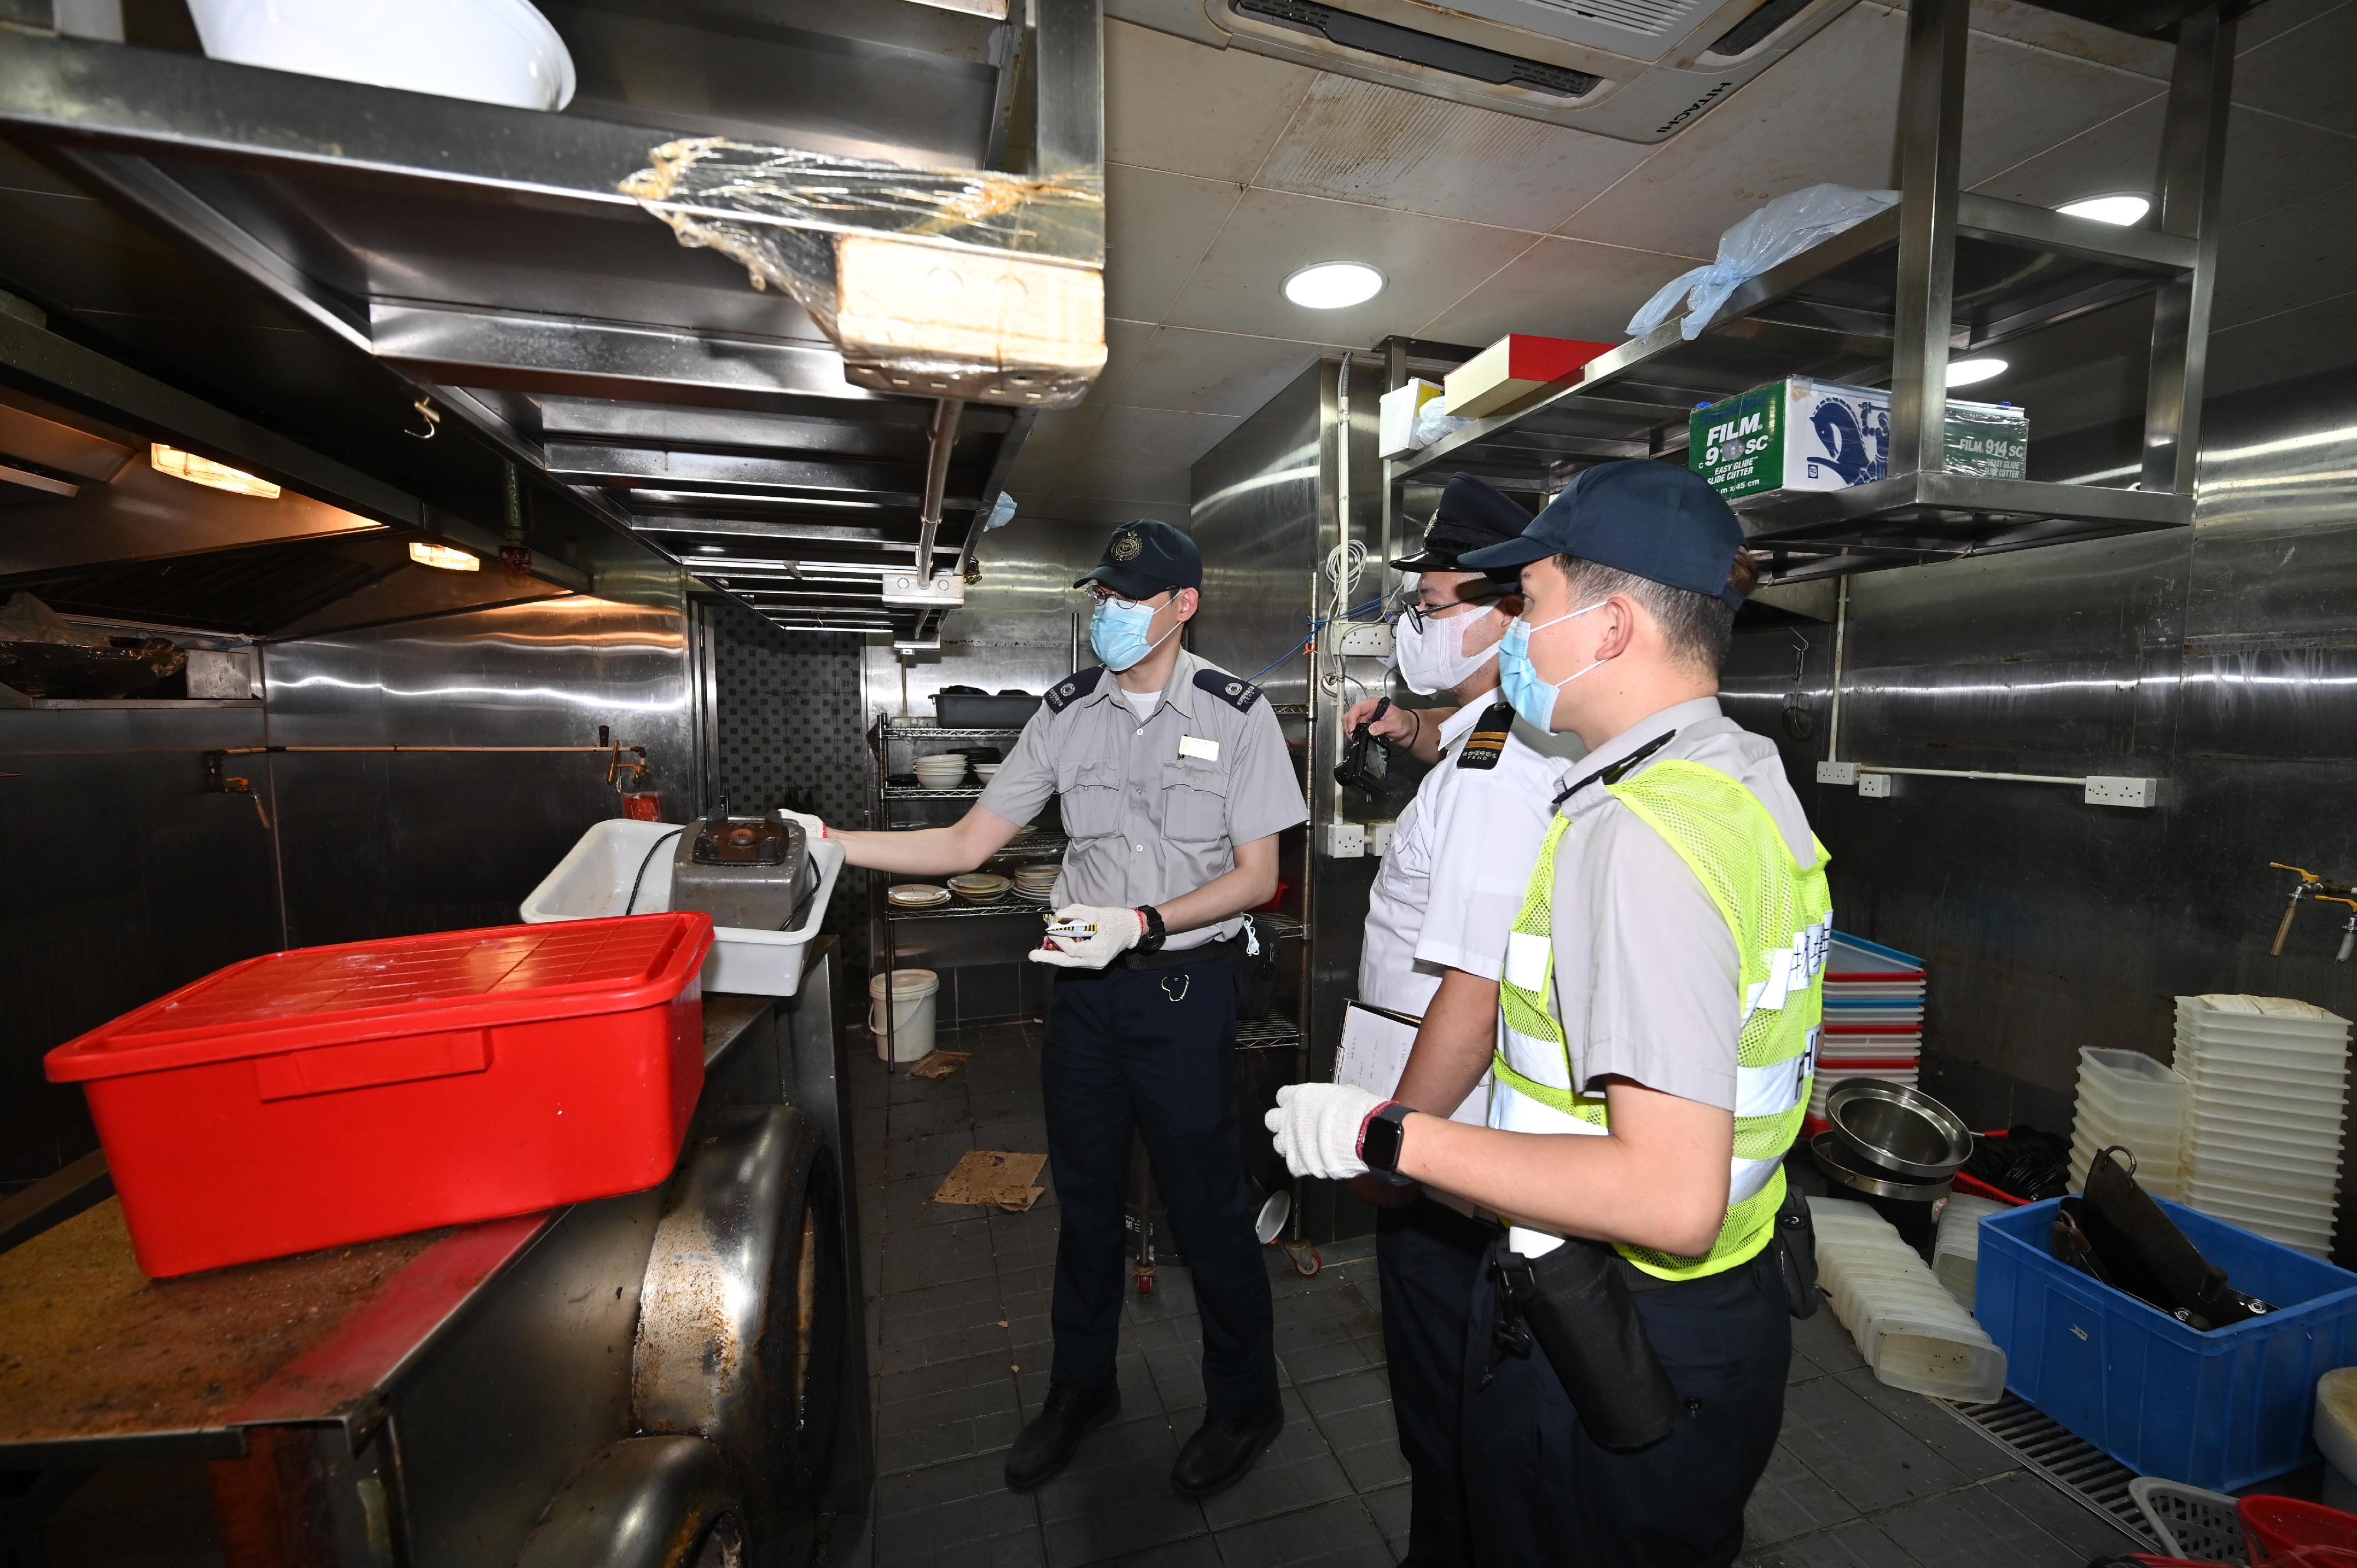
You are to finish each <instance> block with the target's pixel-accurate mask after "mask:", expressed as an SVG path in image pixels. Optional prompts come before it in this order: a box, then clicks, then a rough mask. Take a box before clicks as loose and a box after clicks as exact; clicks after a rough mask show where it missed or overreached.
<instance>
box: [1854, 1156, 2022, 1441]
mask: <svg viewBox="0 0 2357 1568" xmlns="http://www.w3.org/2000/svg"><path fill="white" fill-rule="evenodd" d="M1809 1219H1810V1221H1811V1223H1812V1224H1813V1226H1814V1227H1815V1229H1816V1232H1817V1285H1818V1287H1819V1288H1820V1289H1822V1290H1823V1291H1824V1292H1825V1294H1828V1295H1830V1296H1832V1297H1833V1303H1834V1316H1836V1317H1838V1318H1840V1319H1841V1323H1842V1326H1843V1327H1845V1328H1846V1329H1848V1330H1849V1334H1850V1337H1851V1338H1852V1339H1853V1340H1855V1341H1857V1353H1858V1354H1859V1355H1861V1356H1863V1357H1865V1358H1866V1363H1867V1366H1869V1367H1871V1368H1873V1369H1874V1375H1875V1377H1876V1378H1877V1379H1878V1380H1881V1381H1883V1382H1886V1383H1889V1385H1890V1386H1891V1387H1892V1388H1895V1389H1906V1390H1908V1391H1910V1392H1914V1393H1919V1394H1930V1395H1931V1396H1932V1397H1933V1398H1934V1399H1945V1400H1961V1401H1964V1402H1966V1403H1971V1404H1984V1403H1986V1402H1989V1401H1992V1400H1995V1399H1996V1398H1997V1397H1998V1396H1999V1395H2000V1394H2002V1393H2004V1392H2005V1352H2004V1351H2003V1350H2000V1349H1999V1348H1997V1346H1996V1341H1995V1340H1993V1339H1991V1338H1990V1337H1988V1332H1987V1330H1986V1329H1984V1328H1983V1327H1982V1326H1980V1325H1979V1324H1977V1323H1975V1322H1974V1321H1973V1315H1972V1314H1971V1313H1970V1312H1968V1311H1967V1310H1965V1309H1964V1306H1962V1305H1959V1304H1958V1303H1957V1301H1956V1298H1955V1297H1954V1296H1953V1295H1951V1294H1948V1287H1947V1286H1946V1285H1944V1284H1943V1283H1940V1280H1939V1278H1938V1276H1936V1275H1935V1274H1933V1273H1932V1270H1931V1267H1930V1265H1928V1264H1926V1263H1925V1262H1923V1260H1922V1259H1921V1258H1920V1257H1918V1256H1916V1254H1915V1249H1914V1248H1912V1247H1910V1246H1909V1245H1908V1244H1907V1243H1906V1242H1904V1241H1902V1240H1900V1239H1899V1232H1898V1230H1896V1229H1894V1228H1893V1227H1892V1225H1891V1223H1890V1222H1889V1220H1887V1219H1883V1218H1882V1216H1880V1215H1878V1214H1877V1213H1875V1211H1874V1210H1873V1209H1871V1208H1867V1206H1866V1205H1864V1204H1862V1203H1850V1202H1846V1201H1844V1200H1842V1199H1838V1198H1829V1197H1813V1198H1811V1199H1809Z"/></svg>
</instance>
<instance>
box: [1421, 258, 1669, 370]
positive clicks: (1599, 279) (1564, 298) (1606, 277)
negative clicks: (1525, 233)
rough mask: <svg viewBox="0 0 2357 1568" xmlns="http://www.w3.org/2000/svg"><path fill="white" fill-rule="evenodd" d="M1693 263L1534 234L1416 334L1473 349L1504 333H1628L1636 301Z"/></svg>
mask: <svg viewBox="0 0 2357 1568" xmlns="http://www.w3.org/2000/svg"><path fill="white" fill-rule="evenodd" d="M1694 264H1695V263H1694V262H1693V261H1692V260H1691V259H1690V258H1688V257H1685V256H1664V255H1661V254H1658V253H1656V252H1652V251H1623V250H1619V249H1616V248H1615V247H1613V246H1610V245H1598V244H1592V243H1590V242H1587V241H1585V240H1560V239H1549V240H1542V241H1540V242H1539V243H1538V244H1537V245H1536V246H1535V247H1534V248H1533V249H1532V250H1530V251H1528V252H1524V253H1523V254H1522V255H1520V256H1517V257H1515V258H1514V260H1513V262H1512V263H1511V264H1509V265H1508V266H1507V268H1506V269H1505V271H1503V272H1501V273H1500V274H1497V275H1496V276H1495V277H1492V278H1490V279H1488V280H1486V281H1485V282H1484V283H1483V284H1482V285H1481V286H1480V288H1479V289H1478V290H1476V291H1474V292H1473V293H1472V294H1471V295H1469V296H1467V297H1466V298H1464V299H1461V300H1459V301H1458V302H1457V303H1455V304H1453V305H1451V306H1449V308H1448V309H1447V310H1445V311H1443V312H1442V313H1441V314H1440V315H1439V316H1437V317H1434V318H1433V319H1432V320H1430V321H1428V322H1426V324H1425V325H1424V326H1423V328H1420V329H1419V330H1418V331H1417V333H1416V336H1417V337H1419V338H1431V339H1433V340H1434V341H1437V342H1442V343H1463V344H1467V345H1469V346H1472V347H1476V348H1478V347H1480V346H1482V345H1484V344H1489V343H1494V342H1496V341H1497V340H1498V339H1499V338H1502V337H1504V336H1505V335H1506V334H1507V333H1509V332H1536V333H1540V334H1542V335H1544V336H1546V337H1551V338H1588V339H1592V340H1594V341H1598V342H1605V343H1618V342H1620V340H1621V339H1622V338H1626V337H1628V335H1629V334H1628V331H1627V328H1628V325H1629V317H1631V316H1633V315H1635V314H1636V311H1637V307H1638V306H1641V305H1642V304H1644V303H1645V301H1646V300H1648V299H1650V298H1652V295H1653V294H1654V292H1655V291H1656V290H1658V289H1659V288H1660V287H1661V286H1662V285H1663V284H1665V283H1667V282H1669V281H1670V280H1671V279H1672V278H1674V277H1675V276H1677V275H1678V274H1680V273H1683V272H1684V271H1686V270H1687V269H1689V268H1690V267H1692V266H1693V265H1694Z"/></svg>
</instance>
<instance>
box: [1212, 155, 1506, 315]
mask: <svg viewBox="0 0 2357 1568" xmlns="http://www.w3.org/2000/svg"><path fill="white" fill-rule="evenodd" d="M1534 243H1536V241H1535V239H1534V237H1533V236H1532V235H1529V234H1526V233H1523V232H1522V231H1519V230H1513V229H1491V228H1487V227H1484V226H1482V225H1480V224H1476V223H1460V222H1457V221H1455V220H1451V219H1447V218H1427V217H1425V216H1424V215H1423V214H1421V213H1415V212H1390V211H1386V210H1384V209H1382V208H1380V207H1361V206H1360V205H1358V204H1357V203H1355V202H1348V201H1330V200H1324V199H1319V198H1317V197H1309V196H1293V195H1289V194H1287V193H1286V192H1283V191H1274V190H1257V189H1255V190H1253V191H1250V192H1248V193H1246V195H1245V197H1244V199H1243V200H1242V201H1240V202H1238V203H1237V204H1236V209H1235V212H1234V213H1233V215H1232V216H1231V217H1230V218H1229V219H1228V226H1227V227H1226V228H1225V229H1224V230H1222V231H1221V233H1220V237H1219V239H1218V240H1217V241H1216V242H1213V244H1212V246H1211V250H1210V252H1207V253H1206V254H1205V255H1204V257H1203V260H1202V263H1201V264H1200V266H1198V267H1197V268H1196V269H1195V275H1194V278H1193V279H1192V281H1190V282H1189V284H1188V285H1187V287H1186V291H1185V292H1184V293H1182V294H1180V295H1179V302H1178V304H1177V305H1175V306H1172V307H1171V310H1170V316H1169V320H1170V321H1171V322H1172V324H1173V325H1176V326H1180V327H1206V328H1218V329H1222V330H1224V331H1230V332H1255V333H1259V334H1261V335H1262V336H1264V337H1269V338H1316V339H1317V340H1318V341H1320V342H1326V343H1340V344H1343V345H1346V346H1351V347H1363V346H1364V345H1366V344H1369V343H1372V342H1374V341H1375V340H1376V339H1377V338H1381V337H1383V335H1384V334H1386V333H1391V332H1412V331H1414V330H1415V328H1417V327H1418V326H1419V325H1421V324H1422V323H1424V322H1426V321H1429V320H1431V319H1432V318H1433V317H1435V316H1437V315H1438V314H1440V312H1442V311H1444V310H1446V309H1448V307H1449V306H1451V305H1453V304H1455V303H1456V302H1457V301H1458V300H1459V299H1461V298H1463V297H1464V295H1465V293H1466V291H1467V290H1468V289H1469V288H1472V287H1473V286H1475V285H1478V284H1479V283H1480V282H1481V280H1482V279H1484V278H1487V277H1489V276H1490V275H1491V274H1492V273H1495V272H1496V271H1497V270H1498V269H1499V268H1501V267H1502V266H1504V265H1505V264H1506V263H1508V262H1511V261H1512V260H1513V259H1514V258H1515V257H1516V256H1518V255H1520V254H1521V253H1522V252H1524V251H1527V250H1529V249H1530V248H1531V246H1532V245H1533V244H1534ZM1332 261H1352V262H1365V263H1370V264H1371V265H1372V266H1375V267H1377V268H1380V269H1381V270H1382V272H1383V275H1384V277H1385V278H1386V279H1387V280H1388V282H1387V283H1386V285H1385V287H1384V289H1383V292H1382V293H1381V294H1379V295H1375V297H1374V298H1372V299H1371V300H1369V301H1368V302H1367V303H1366V304H1364V305H1354V306H1350V307H1348V308H1347V309H1342V310H1305V309H1303V308H1302V307H1301V306H1297V305H1296V304H1294V303H1293V302H1292V301H1291V300H1288V299H1286V297H1285V294H1284V284H1285V279H1286V275H1287V274H1291V273H1292V272H1293V271H1295V270H1296V269H1297V268H1299V267H1303V266H1307V265H1308V264H1309V263H1313V262H1332Z"/></svg>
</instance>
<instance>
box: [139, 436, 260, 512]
mask: <svg viewBox="0 0 2357 1568" xmlns="http://www.w3.org/2000/svg"><path fill="white" fill-rule="evenodd" d="M148 450H149V454H150V456H149V460H150V461H151V462H153V463H154V464H155V465H156V472H157V473H159V474H169V475H171V476H172V478H176V479H186V480H188V483H190V484H192V485H205V486H209V487H210V488H211V489H216V490H227V491H229V492H230V493H231V494H232V495H240V496H258V497H260V498H261V499H264V500H266V501H274V500H276V499H278V487H277V486H276V485H274V484H272V483H271V482H270V481H269V480H268V479H264V478H256V477H255V476H253V475H252V474H249V473H247V472H246V471H245V470H244V469H242V468H232V467H230V466H229V465H228V464H226V463H216V462H214V461H213V460H212V459H211V458H210V457H199V456H197V455H196V454H195V453H194V452H183V451H181V450H180V449H179V448H178V446H165V445H164V444H163V443H162V442H160V441H158V442H156V443H154V444H153V445H152V446H150V447H149V449H148Z"/></svg>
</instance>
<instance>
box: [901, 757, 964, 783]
mask: <svg viewBox="0 0 2357 1568" xmlns="http://www.w3.org/2000/svg"><path fill="white" fill-rule="evenodd" d="M913 771H914V772H915V773H916V775H917V784H918V787H919V788H920V789H956V788H957V787H958V786H959V785H960V784H962V783H963V782H964V781H965V754H964V753H963V752H957V751H952V752H948V753H945V754H943V755H942V756H940V757H919V758H917V762H916V767H915V768H914V769H913Z"/></svg>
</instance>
